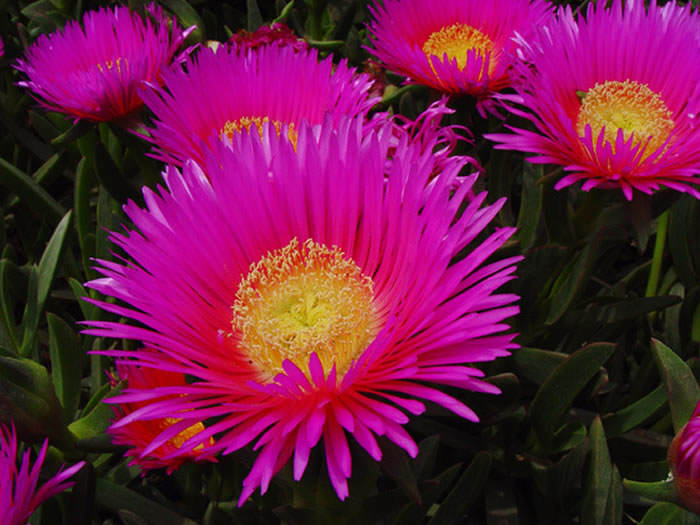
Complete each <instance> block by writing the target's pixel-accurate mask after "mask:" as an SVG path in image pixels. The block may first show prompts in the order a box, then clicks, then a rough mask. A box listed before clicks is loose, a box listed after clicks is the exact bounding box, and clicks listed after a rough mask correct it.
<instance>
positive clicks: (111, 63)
mask: <svg viewBox="0 0 700 525" xmlns="http://www.w3.org/2000/svg"><path fill="white" fill-rule="evenodd" d="M122 60H124V70H125V71H126V70H127V69H128V68H129V61H128V60H127V59H126V58H124V59H122V58H121V57H119V58H117V59H116V60H107V61H105V62H103V63H102V64H97V69H99V70H100V72H101V73H104V72H105V70H108V71H111V70H112V69H114V68H115V67H116V68H117V73H119V74H121V72H122Z"/></svg>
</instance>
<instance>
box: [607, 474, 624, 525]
mask: <svg viewBox="0 0 700 525" xmlns="http://www.w3.org/2000/svg"><path fill="white" fill-rule="evenodd" d="M622 495H623V490H622V477H621V476H620V471H619V470H618V468H617V467H616V466H615V465H613V468H612V482H611V483H610V495H609V496H608V504H607V506H606V507H605V523H606V524H608V525H622V510H623V503H624V502H623V499H622Z"/></svg>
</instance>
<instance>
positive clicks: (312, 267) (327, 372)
mask: <svg viewBox="0 0 700 525" xmlns="http://www.w3.org/2000/svg"><path fill="white" fill-rule="evenodd" d="M394 132H395V126H394V125H393V124H392V123H390V122H388V123H386V124H385V125H384V126H382V127H378V128H376V129H374V130H369V131H367V130H366V129H365V127H364V122H363V120H362V118H361V117H358V118H355V119H354V120H348V119H345V120H343V121H342V122H340V123H336V122H334V121H333V119H332V117H331V116H327V117H326V119H325V120H324V122H323V124H322V125H321V126H320V127H319V126H316V127H312V126H311V125H310V124H308V123H307V122H302V123H301V124H300V126H299V128H298V135H297V140H296V144H295V145H294V144H292V142H291V141H290V140H289V139H288V137H287V136H286V135H278V134H277V133H276V130H275V128H274V126H273V125H272V124H271V123H267V124H266V125H264V126H263V137H262V138H261V137H260V134H259V133H257V132H256V131H255V130H252V131H250V132H249V133H237V134H236V135H234V136H233V139H232V142H231V144H230V145H227V144H224V143H223V142H220V143H219V144H218V151H215V152H211V153H210V154H208V155H207V157H206V158H205V161H204V162H203V163H202V165H201V166H202V167H201V168H200V167H199V166H198V165H197V164H195V163H194V162H188V163H185V165H184V167H183V169H182V172H180V171H178V170H177V169H176V168H175V167H172V166H170V167H168V168H167V169H166V171H165V173H164V181H165V187H164V188H159V189H158V190H157V191H154V190H150V189H144V197H145V202H146V207H145V208H143V209H142V208H140V207H138V206H137V205H136V204H135V203H133V202H131V203H129V204H127V205H126V206H125V208H124V210H125V212H126V214H127V215H128V216H129V217H130V219H131V220H132V221H133V224H134V229H133V230H130V231H129V230H127V231H125V232H123V233H112V234H111V240H112V242H114V243H115V244H116V245H117V246H118V247H119V248H120V249H123V250H124V253H125V254H126V256H127V259H126V262H109V261H99V267H98V269H99V271H100V272H101V273H102V274H103V277H101V278H99V279H97V280H94V281H91V282H90V283H88V286H89V287H90V288H92V289H95V290H97V291H99V292H100V293H102V294H104V295H106V296H110V297H113V298H115V299H117V300H118V301H117V303H111V302H101V301H91V302H93V303H94V304H97V305H99V306H100V307H101V308H103V309H105V310H107V311H110V312H113V313H115V314H117V315H118V316H119V317H124V318H129V319H131V320H132V323H127V324H124V323H119V322H111V321H87V322H86V324H88V325H91V327H90V328H88V329H87V330H86V333H90V334H94V335H98V334H99V335H100V336H105V337H114V338H126V339H133V340H137V341H140V342H142V343H143V344H144V345H145V346H147V347H148V348H150V349H152V351H149V352H146V353H145V352H141V351H138V350H137V351H129V350H113V351H104V353H105V354H107V355H111V356H114V357H116V358H117V359H118V360H128V361H129V363H137V364H139V365H141V366H148V367H160V368H162V369H163V370H168V371H171V372H177V373H184V374H187V377H188V378H191V380H188V383H189V384H188V385H186V386H183V387H181V388H180V389H179V392H180V393H182V394H185V395H184V396H182V397H179V398H170V399H165V400H162V399H155V398H154V399H153V401H151V402H150V403H149V405H148V407H147V408H146V409H143V410H142V411H141V412H140V413H139V412H138V411H135V412H132V413H131V414H130V415H128V416H126V417H124V418H122V419H121V420H120V421H117V422H116V423H115V424H114V425H113V428H114V429H117V428H119V427H120V426H125V425H129V424H131V423H132V422H133V421H137V420H143V419H156V418H163V417H175V418H178V419H181V422H180V423H178V424H179V425H181V426H180V427H178V428H177V429H176V430H173V432H177V431H178V430H180V429H181V428H185V427H186V426H187V425H193V424H196V423H199V422H204V424H205V427H206V428H205V430H204V431H202V432H199V433H197V434H195V435H193V436H192V437H191V438H189V439H187V440H186V441H185V442H184V443H182V445H181V446H180V447H179V448H178V449H177V450H176V451H173V453H172V457H176V456H179V455H183V454H187V453H188V451H190V450H193V449H196V448H197V447H201V446H202V445H203V444H207V443H208V440H210V439H211V438H214V444H213V445H211V446H207V447H206V448H205V449H204V450H203V451H202V454H214V453H218V452H221V453H224V454H228V453H231V452H233V451H235V450H237V449H240V448H241V447H243V446H246V445H248V444H252V445H253V449H254V450H256V451H257V452H258V454H257V458H256V460H255V463H254V464H253V466H252V469H251V471H250V473H249V474H248V476H247V477H246V479H245V480H244V482H243V491H242V493H241V495H240V499H239V503H241V504H242V503H243V502H244V501H245V500H246V499H247V498H248V496H249V495H250V494H252V493H253V492H254V491H255V490H256V488H258V487H259V488H260V490H261V492H263V493H264V492H265V491H266V489H267V488H268V485H269V483H270V480H271V478H272V476H273V475H274V474H275V473H276V472H277V471H279V469H280V468H282V466H283V465H284V464H286V463H287V461H288V460H290V459H291V458H293V460H292V462H293V473H294V478H295V479H297V480H298V479H300V478H301V477H302V475H303V473H304V470H305V468H306V465H307V462H308V459H309V453H310V450H311V449H312V448H313V447H315V446H316V445H317V444H318V442H319V441H320V440H321V438H322V439H323V444H324V448H325V456H326V463H327V469H328V474H329V477H330V481H331V483H332V485H333V487H334V488H335V491H336V493H337V494H338V496H339V497H340V498H341V499H344V498H345V497H346V496H347V495H348V484H347V479H348V478H349V477H350V475H351V470H352V465H351V463H352V462H351V456H350V450H349V446H348V440H347V438H348V436H347V434H350V435H352V436H354V438H355V440H356V441H357V442H358V443H359V445H360V446H362V447H363V448H364V449H365V450H366V451H367V452H368V453H369V454H370V456H371V457H373V458H374V459H376V460H379V459H380V458H381V456H382V452H381V450H380V447H379V445H378V443H377V440H376V436H378V435H383V436H386V437H387V438H388V439H389V440H391V441H393V442H394V443H396V444H397V445H399V446H400V447H403V448H404V449H405V450H406V451H407V452H408V453H409V454H410V455H411V456H415V455H416V453H417V452H418V449H417V446H416V444H415V442H414V441H413V439H412V438H411V436H410V435H409V434H408V433H407V432H406V431H405V430H404V428H403V425H404V424H405V423H406V422H407V421H408V420H409V416H408V414H420V413H421V412H423V411H424V409H425V407H424V401H426V400H427V401H431V402H434V403H437V404H439V405H442V406H444V407H446V408H448V409H449V410H452V411H453V412H454V413H456V414H457V415H459V416H461V417H464V418H466V419H468V420H471V421H477V415H476V414H475V413H474V412H473V411H472V410H471V409H470V408H469V407H468V406H466V405H465V404H464V403H463V402H462V401H460V400H459V399H457V398H455V397H453V396H451V395H448V394H447V393H445V392H443V391H442V390H441V389H440V387H441V386H442V385H449V386H450V387H456V388H461V389H467V390H475V391H481V392H489V393H498V389H497V388H495V387H494V386H493V385H491V384H489V383H488V382H484V381H482V380H480V379H479V378H480V377H482V376H483V375H484V374H483V372H482V371H481V370H479V369H478V368H475V367H472V366H468V364H469V363H476V362H480V361H490V360H493V359H495V358H497V357H499V356H504V355H508V354H509V350H510V349H512V348H514V347H515V346H516V345H515V344H514V343H513V337H514V334H512V333H507V330H508V326H507V325H506V324H505V323H504V322H503V321H504V319H506V318H508V317H510V316H512V315H514V314H515V313H516V312H517V311H518V308H517V306H515V305H513V302H514V301H515V300H516V299H517V297H515V296H514V295H512V294H506V293H496V290H497V289H498V288H499V287H500V286H501V285H502V284H504V283H505V282H507V281H509V280H510V279H512V277H513V276H512V274H513V272H514V270H515V263H516V262H517V261H518V260H519V259H520V258H519V257H510V258H505V259H501V260H495V261H491V262H489V263H488V264H484V262H485V260H486V259H487V258H489V257H490V256H491V255H492V254H493V253H494V251H495V250H496V249H497V248H498V247H499V246H501V245H502V244H503V242H505V240H506V239H507V238H508V237H510V235H511V234H512V233H513V230H514V229H513V228H493V229H492V230H491V231H490V232H489V233H488V234H484V229H485V228H487V226H488V225H489V222H490V221H491V219H492V218H493V217H494V216H495V215H496V213H497V212H498V210H499V209H500V208H501V206H502V205H503V202H504V199H500V200H498V201H497V202H496V203H494V204H491V205H484V202H485V198H486V195H485V193H480V194H478V195H476V196H474V197H473V198H471V199H465V196H466V195H468V194H469V192H470V190H471V188H472V185H473V183H474V181H475V179H476V176H475V175H473V176H467V177H459V176H458V173H459V171H460V169H461V168H462V167H463V165H464V164H465V162H466V161H465V159H463V158H461V157H457V156H452V157H449V158H448V159H444V160H443V161H442V162H441V163H440V173H439V175H438V176H435V177H433V175H434V171H435V169H436V165H437V163H438V160H436V159H435V157H434V156H433V155H432V152H431V151H426V150H425V148H423V146H422V144H421V143H420V142H418V141H414V140H412V139H411V138H410V136H409V134H408V133H406V134H404V135H403V136H402V137H400V139H399V143H398V144H396V143H395V139H396V136H395V135H394ZM431 177H433V178H432V179H431ZM458 179H465V180H464V182H462V183H461V184H458ZM482 234H483V235H482ZM477 236H480V239H481V240H479V241H476V240H475V239H476V237H477ZM458 254H460V256H459V258H456V257H457V256H458ZM129 260H130V261H131V262H129ZM161 390H162V392H161ZM150 392H151V395H153V396H154V397H155V395H157V394H159V393H163V394H170V393H171V391H170V389H160V388H158V387H155V388H152V389H151V391H150ZM115 399H116V400H117V401H119V397H117V398H115ZM173 432H170V433H165V432H164V433H161V435H159V436H158V437H157V438H156V439H154V441H153V442H152V444H151V448H155V447H158V446H160V444H162V443H164V442H166V441H167V440H168V439H171V437H172V434H173Z"/></svg>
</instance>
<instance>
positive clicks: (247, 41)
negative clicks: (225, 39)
mask: <svg viewBox="0 0 700 525" xmlns="http://www.w3.org/2000/svg"><path fill="white" fill-rule="evenodd" d="M229 44H231V45H232V46H233V47H235V48H236V49H237V50H238V51H246V50H248V49H257V48H258V47H262V46H268V45H276V46H285V47H291V48H292V49H294V51H306V50H307V49H309V44H307V43H306V40H304V39H303V38H299V37H298V36H297V35H296V34H295V33H294V31H292V30H291V29H290V28H289V27H288V26H287V25H285V24H283V23H281V22H276V23H275V24H273V25H271V26H268V25H263V26H261V27H259V28H258V29H257V30H255V31H253V32H252V33H251V32H250V31H246V30H245V29H241V30H240V31H238V32H237V33H235V34H233V35H232V36H231V38H230V39H229Z"/></svg>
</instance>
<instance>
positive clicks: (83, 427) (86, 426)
mask: <svg viewBox="0 0 700 525" xmlns="http://www.w3.org/2000/svg"><path fill="white" fill-rule="evenodd" d="M120 390H121V386H119V385H117V387H116V388H113V389H112V388H110V386H109V385H104V387H103V388H102V389H101V390H99V391H98V392H97V393H96V394H95V395H94V396H92V398H91V399H90V401H89V402H88V404H87V406H86V407H85V408H84V409H83V411H82V414H81V418H80V419H77V420H75V421H73V422H72V423H71V424H70V425H68V428H69V430H70V431H71V432H72V433H73V434H74V435H75V436H76V437H77V438H78V439H81V440H90V439H92V438H95V437H99V436H101V435H103V434H104V433H105V432H106V430H107V427H109V425H110V423H111V422H112V420H113V419H114V411H113V410H112V407H110V406H109V405H107V404H106V403H103V402H102V401H103V400H104V399H106V398H108V397H112V396H115V395H117V394H118V393H119V391H120Z"/></svg>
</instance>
